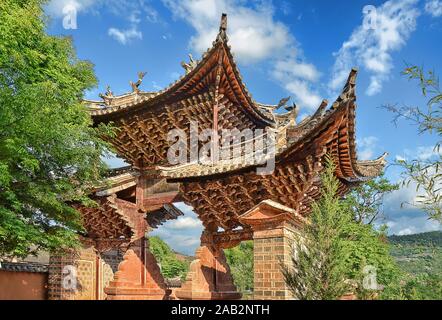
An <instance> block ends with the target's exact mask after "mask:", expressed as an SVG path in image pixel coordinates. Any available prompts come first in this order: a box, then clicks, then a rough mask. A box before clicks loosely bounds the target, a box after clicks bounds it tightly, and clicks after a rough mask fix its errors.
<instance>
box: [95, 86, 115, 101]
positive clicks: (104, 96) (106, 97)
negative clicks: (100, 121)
mask: <svg viewBox="0 0 442 320" xmlns="http://www.w3.org/2000/svg"><path fill="white" fill-rule="evenodd" d="M98 96H99V97H100V98H101V99H103V101H104V104H105V105H106V106H109V105H110V104H111V100H112V98H114V93H113V92H112V90H111V87H110V85H107V86H106V93H105V94H102V93H100V94H99V95H98Z"/></svg>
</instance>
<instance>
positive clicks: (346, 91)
mask: <svg viewBox="0 0 442 320" xmlns="http://www.w3.org/2000/svg"><path fill="white" fill-rule="evenodd" d="M357 75H358V69H357V68H355V67H353V68H352V69H351V71H350V74H349V75H348V78H347V81H346V82H345V86H344V88H343V89H342V93H341V94H340V95H339V97H338V98H337V99H336V101H335V102H334V103H333V105H332V108H331V109H332V110H334V109H336V108H337V106H338V105H339V104H340V103H341V102H342V101H346V100H349V99H354V100H356V94H355V90H356V78H357Z"/></svg>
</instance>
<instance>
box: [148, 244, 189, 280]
mask: <svg viewBox="0 0 442 320" xmlns="http://www.w3.org/2000/svg"><path fill="white" fill-rule="evenodd" d="M149 242H150V251H151V252H152V254H153V255H154V256H155V258H156V259H157V261H158V263H159V264H160V266H161V273H162V274H163V276H164V278H166V279H173V278H177V277H179V278H181V279H184V278H185V277H186V274H187V271H188V270H189V264H190V261H191V258H190V257H187V256H184V255H182V254H178V253H176V252H174V251H173V250H172V249H171V248H170V247H169V245H168V244H167V243H165V242H164V241H163V240H161V239H160V238H159V237H150V238H149Z"/></svg>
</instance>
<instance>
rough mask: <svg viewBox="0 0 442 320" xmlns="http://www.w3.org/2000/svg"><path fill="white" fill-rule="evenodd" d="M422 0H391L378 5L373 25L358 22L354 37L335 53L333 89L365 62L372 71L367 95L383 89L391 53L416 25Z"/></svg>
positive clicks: (406, 38)
mask: <svg viewBox="0 0 442 320" xmlns="http://www.w3.org/2000/svg"><path fill="white" fill-rule="evenodd" d="M417 2H418V0H390V1H387V2H385V3H384V4H383V5H382V6H380V7H378V8H376V16H372V17H373V22H374V23H373V25H372V27H373V28H372V29H371V28H370V27H368V25H367V24H366V23H362V24H361V25H360V26H358V27H357V28H356V29H355V30H354V31H353V33H352V34H351V36H350V38H349V39H348V40H347V41H345V42H344V43H343V44H342V47H341V49H340V50H339V51H338V52H337V53H335V55H336V61H335V65H334V67H333V75H332V78H331V81H330V83H329V88H330V89H331V90H332V91H336V90H337V89H340V87H341V86H342V85H343V83H344V82H345V80H346V79H347V76H348V70H349V69H350V68H351V67H352V66H354V65H360V66H362V67H363V68H364V69H365V71H367V72H368V73H369V74H370V85H369V87H368V88H367V90H366V94H367V95H375V94H377V93H379V92H380V91H381V90H382V85H383V82H384V81H386V80H387V79H388V78H389V74H390V71H391V70H392V68H393V63H392V57H391V54H392V52H394V51H397V50H400V49H401V48H402V47H403V46H404V45H405V44H406V42H407V40H408V38H409V37H410V35H411V33H412V32H413V31H414V30H415V28H416V19H417V17H418V16H419V10H418V9H417V6H416V4H417Z"/></svg>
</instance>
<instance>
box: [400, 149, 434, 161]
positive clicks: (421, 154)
mask: <svg viewBox="0 0 442 320" xmlns="http://www.w3.org/2000/svg"><path fill="white" fill-rule="evenodd" d="M437 156H442V150H440V151H439V152H437V151H436V150H435V149H434V146H419V147H417V148H416V149H413V150H411V149H405V150H404V152H403V154H401V155H396V160H414V159H416V160H420V161H426V160H430V159H432V158H435V157H437Z"/></svg>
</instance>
